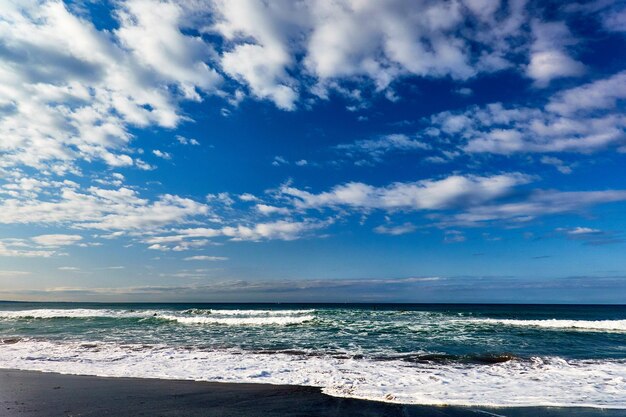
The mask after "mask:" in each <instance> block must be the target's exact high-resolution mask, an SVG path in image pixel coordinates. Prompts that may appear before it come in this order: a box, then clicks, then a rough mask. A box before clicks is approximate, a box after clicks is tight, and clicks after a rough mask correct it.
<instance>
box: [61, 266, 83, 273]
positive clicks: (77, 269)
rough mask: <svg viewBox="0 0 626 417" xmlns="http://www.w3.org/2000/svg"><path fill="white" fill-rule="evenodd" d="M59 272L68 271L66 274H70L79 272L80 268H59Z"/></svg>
mask: <svg viewBox="0 0 626 417" xmlns="http://www.w3.org/2000/svg"><path fill="white" fill-rule="evenodd" d="M57 269H58V270H59V271H68V272H72V271H80V268H78V267H75V266H60V267H58V268H57Z"/></svg>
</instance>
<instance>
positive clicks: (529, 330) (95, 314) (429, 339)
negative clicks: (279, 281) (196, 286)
mask: <svg viewBox="0 0 626 417" xmlns="http://www.w3.org/2000/svg"><path fill="white" fill-rule="evenodd" d="M625 328H626V308H624V307H602V306H532V305H527V306H519V305H517V306H507V305H500V306H486V305H341V306H338V305H323V304H309V305H268V304H259V305H255V304H245V305H244V304H233V305H227V304H219V305H218V304H151V305H144V304H55V303H39V304H37V303H31V304H16V303H4V304H2V303H0V369H6V370H7V371H3V373H2V378H1V380H0V391H1V394H0V395H1V397H0V399H1V400H2V407H0V408H1V409H2V415H7V416H13V415H26V416H44V415H50V416H56V415H89V416H92V415H113V416H119V415H147V416H153V415H173V416H176V415H178V416H193V415H223V416H230V415H233V416H246V415H250V416H305V415H310V416H317V415H319V416H335V415H337V416H352V415H357V416H358V415H365V416H366V415H376V416H378V415H382V416H451V417H454V416H469V415H477V414H481V415H489V413H490V414H491V415H496V416H506V417H528V416H555V417H556V416H577V415H589V416H600V415H601V416H625V415H626V390H625V387H624V380H625V378H626V358H625V357H624V350H623V340H624V331H625ZM10 369H11V370H22V371H9V370H10ZM24 371H30V372H24ZM38 372H41V373H38ZM207 410H208V411H207ZM124 413H126V414H124ZM142 413H144V414H142ZM194 413H195V414H194ZM485 413H488V414H485Z"/></svg>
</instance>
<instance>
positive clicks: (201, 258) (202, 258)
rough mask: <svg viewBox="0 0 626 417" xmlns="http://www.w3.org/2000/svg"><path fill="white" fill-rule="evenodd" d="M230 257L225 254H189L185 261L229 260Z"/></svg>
mask: <svg viewBox="0 0 626 417" xmlns="http://www.w3.org/2000/svg"><path fill="white" fill-rule="evenodd" d="M227 260H228V258H227V257H225V256H206V255H198V256H189V257H187V258H185V261H211V262H213V261H227Z"/></svg>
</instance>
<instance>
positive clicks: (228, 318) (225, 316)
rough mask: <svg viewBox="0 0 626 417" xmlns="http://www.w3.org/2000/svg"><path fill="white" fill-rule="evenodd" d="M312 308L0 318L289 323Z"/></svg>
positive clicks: (57, 312)
mask: <svg viewBox="0 0 626 417" xmlns="http://www.w3.org/2000/svg"><path fill="white" fill-rule="evenodd" d="M313 312H315V310H185V311H174V310H114V309H36V310H19V311H0V319H9V320H19V319H89V318H112V319H129V318H134V319H137V318H138V319H156V320H166V321H171V322H177V323H181V324H197V325H210V324H219V325H231V326H246V325H248V326H262V325H292V324H300V323H306V322H309V321H312V320H313V319H314V318H315V317H314V316H313V315H312V313H313Z"/></svg>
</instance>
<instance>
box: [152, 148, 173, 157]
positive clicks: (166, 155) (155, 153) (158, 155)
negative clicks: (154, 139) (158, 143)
mask: <svg viewBox="0 0 626 417" xmlns="http://www.w3.org/2000/svg"><path fill="white" fill-rule="evenodd" d="M152 153H153V154H154V155H155V156H157V157H159V158H162V159H172V155H171V154H170V153H168V152H163V151H160V150H158V149H155V150H153V151H152Z"/></svg>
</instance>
